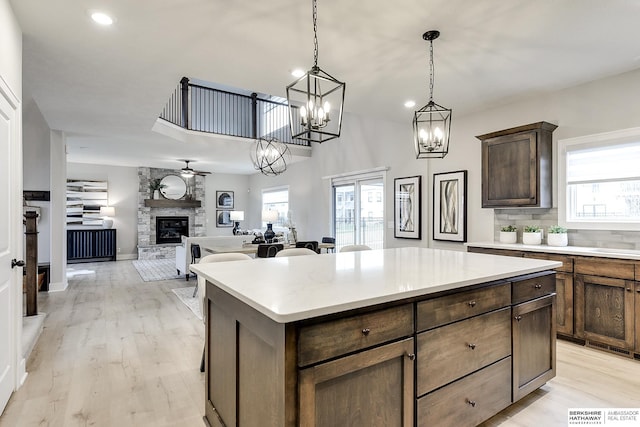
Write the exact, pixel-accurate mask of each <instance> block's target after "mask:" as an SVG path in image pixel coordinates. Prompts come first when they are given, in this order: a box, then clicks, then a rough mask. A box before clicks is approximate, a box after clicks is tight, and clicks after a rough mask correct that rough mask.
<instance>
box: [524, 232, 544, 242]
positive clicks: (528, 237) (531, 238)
mask: <svg viewBox="0 0 640 427" xmlns="http://www.w3.org/2000/svg"><path fill="white" fill-rule="evenodd" d="M522 243H523V244H525V245H539V244H541V243H542V231H537V232H535V233H522Z"/></svg>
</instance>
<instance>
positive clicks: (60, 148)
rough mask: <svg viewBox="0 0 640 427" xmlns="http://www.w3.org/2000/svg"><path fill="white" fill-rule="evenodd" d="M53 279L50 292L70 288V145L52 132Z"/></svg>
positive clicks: (61, 135)
mask: <svg viewBox="0 0 640 427" xmlns="http://www.w3.org/2000/svg"><path fill="white" fill-rule="evenodd" d="M50 140H51V143H50V144H51V145H50V146H51V173H50V177H51V178H50V179H51V203H50V206H51V270H50V272H51V281H50V283H49V291H63V290H65V289H67V285H68V283H67V234H66V233H67V227H66V225H67V197H66V194H67V144H66V138H65V135H64V133H62V132H61V131H57V130H56V131H51V133H50Z"/></svg>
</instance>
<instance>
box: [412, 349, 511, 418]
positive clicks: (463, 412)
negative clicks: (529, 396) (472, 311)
mask: <svg viewBox="0 0 640 427" xmlns="http://www.w3.org/2000/svg"><path fill="white" fill-rule="evenodd" d="M510 403H511V357H507V358H506V359H503V360H501V361H499V362H497V363H495V364H493V365H491V366H488V367H486V368H484V369H482V370H480V371H478V372H476V373H474V374H472V375H469V376H467V377H464V378H462V379H461V380H459V381H456V382H454V383H452V384H449V385H448V386H446V387H443V388H441V389H440V390H438V391H435V392H433V393H430V394H428V395H426V396H424V397H422V398H420V399H418V423H417V425H418V426H419V427H430V426H456V427H465V426H477V425H478V424H480V423H482V422H483V421H485V420H487V419H489V418H490V417H492V416H493V415H495V414H497V413H498V412H500V411H501V410H503V409H504V408H506V407H507V406H509V404H510Z"/></svg>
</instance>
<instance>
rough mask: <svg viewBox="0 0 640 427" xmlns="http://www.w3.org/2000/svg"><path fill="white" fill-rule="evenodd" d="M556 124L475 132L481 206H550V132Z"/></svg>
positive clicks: (529, 125) (539, 124) (537, 124)
mask: <svg viewBox="0 0 640 427" xmlns="http://www.w3.org/2000/svg"><path fill="white" fill-rule="evenodd" d="M556 128H557V126H556V125H553V124H551V123H547V122H539V123H531V124H528V125H524V126H518V127H515V128H511V129H505V130H501V131H498V132H492V133H488V134H486V135H479V136H477V137H476V138H478V139H479V140H481V141H482V207H483V208H515V207H538V208H550V207H551V203H552V200H551V157H552V156H551V134H552V132H553V131H554V130H555V129H556Z"/></svg>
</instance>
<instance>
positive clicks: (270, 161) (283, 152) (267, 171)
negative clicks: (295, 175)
mask: <svg viewBox="0 0 640 427" xmlns="http://www.w3.org/2000/svg"><path fill="white" fill-rule="evenodd" d="M251 162H252V163H253V167H254V168H256V170H259V171H260V172H262V174H263V175H267V176H276V175H280V174H281V173H282V172H284V171H286V170H287V163H291V151H289V147H288V146H287V144H285V143H283V142H280V141H278V140H277V139H276V138H260V139H258V140H256V142H255V144H254V145H253V148H252V149H251Z"/></svg>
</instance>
